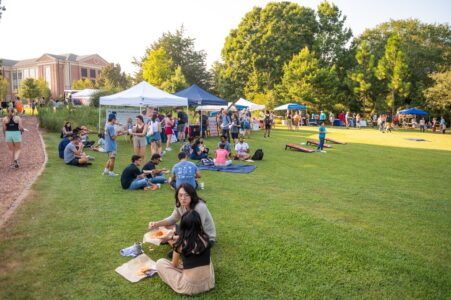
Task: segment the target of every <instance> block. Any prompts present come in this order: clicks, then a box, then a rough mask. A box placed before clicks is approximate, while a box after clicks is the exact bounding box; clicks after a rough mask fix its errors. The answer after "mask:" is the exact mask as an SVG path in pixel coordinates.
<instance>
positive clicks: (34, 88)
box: [19, 78, 39, 100]
mask: <svg viewBox="0 0 451 300" xmlns="http://www.w3.org/2000/svg"><path fill="white" fill-rule="evenodd" d="M19 96H20V97H22V98H25V99H28V100H31V99H34V98H36V97H38V96H39V87H38V85H37V84H36V80H34V79H33V78H25V79H24V80H23V81H22V82H21V84H20V88H19Z"/></svg>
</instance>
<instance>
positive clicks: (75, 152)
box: [64, 136, 89, 166]
mask: <svg viewBox="0 0 451 300" xmlns="http://www.w3.org/2000/svg"><path fill="white" fill-rule="evenodd" d="M88 161H89V158H88V157H87V156H86V155H85V154H84V153H83V143H81V139H80V137H79V136H73V137H72V140H71V142H70V143H69V144H67V146H66V148H64V162H65V163H66V165H69V166H82V165H87V164H88Z"/></svg>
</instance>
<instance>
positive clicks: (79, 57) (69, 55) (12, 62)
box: [1, 53, 103, 67]
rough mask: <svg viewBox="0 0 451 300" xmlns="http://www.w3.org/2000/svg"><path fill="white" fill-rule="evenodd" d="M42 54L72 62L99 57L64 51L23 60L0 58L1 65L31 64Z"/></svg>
mask: <svg viewBox="0 0 451 300" xmlns="http://www.w3.org/2000/svg"><path fill="white" fill-rule="evenodd" d="M43 56H49V57H51V58H53V59H55V60H58V59H59V60H63V61H73V62H79V61H81V60H83V59H85V58H88V57H90V56H99V57H100V55H98V54H89V55H77V54H73V53H65V54H51V53H44V54H43V55H41V56H39V57H38V58H31V59H24V60H12V59H1V60H2V65H3V66H6V67H21V66H28V65H32V64H34V63H35V62H36V61H37V60H39V59H40V58H41V57H43ZM102 59H103V58H102Z"/></svg>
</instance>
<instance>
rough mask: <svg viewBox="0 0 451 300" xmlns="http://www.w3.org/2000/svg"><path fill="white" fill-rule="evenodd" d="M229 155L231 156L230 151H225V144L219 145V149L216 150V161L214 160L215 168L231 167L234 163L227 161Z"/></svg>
mask: <svg viewBox="0 0 451 300" xmlns="http://www.w3.org/2000/svg"><path fill="white" fill-rule="evenodd" d="M229 154H230V153H229V151H227V150H226V149H225V145H224V144H223V143H221V144H219V149H216V151H215V159H214V160H213V162H214V163H215V166H217V167H224V166H228V165H230V164H231V163H232V161H231V160H227V158H228V157H229Z"/></svg>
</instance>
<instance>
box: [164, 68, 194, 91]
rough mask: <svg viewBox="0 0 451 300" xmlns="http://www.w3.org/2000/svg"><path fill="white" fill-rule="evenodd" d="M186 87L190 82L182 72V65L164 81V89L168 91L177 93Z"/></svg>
mask: <svg viewBox="0 0 451 300" xmlns="http://www.w3.org/2000/svg"><path fill="white" fill-rule="evenodd" d="M186 87H188V82H186V79H185V76H184V75H183V72H182V67H180V66H178V67H177V69H175V72H174V74H173V75H172V76H171V77H170V78H169V80H168V81H166V82H164V83H163V90H165V91H167V92H168V93H175V92H177V91H180V90H182V89H184V88H186Z"/></svg>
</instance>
